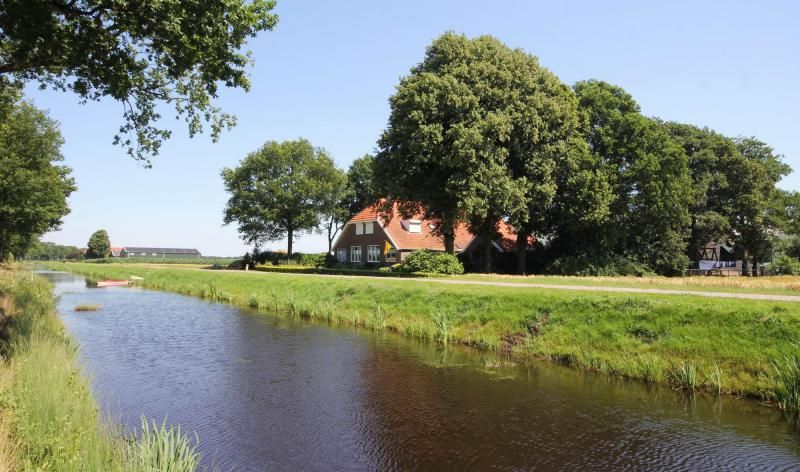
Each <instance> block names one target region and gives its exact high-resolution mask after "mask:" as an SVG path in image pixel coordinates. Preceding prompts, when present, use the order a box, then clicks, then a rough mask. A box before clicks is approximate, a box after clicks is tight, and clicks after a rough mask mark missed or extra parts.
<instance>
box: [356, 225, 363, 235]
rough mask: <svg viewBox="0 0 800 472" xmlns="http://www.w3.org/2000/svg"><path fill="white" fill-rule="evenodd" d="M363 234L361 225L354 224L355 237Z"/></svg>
mask: <svg viewBox="0 0 800 472" xmlns="http://www.w3.org/2000/svg"><path fill="white" fill-rule="evenodd" d="M363 233H364V225H363V224H362V223H356V235H359V234H363Z"/></svg>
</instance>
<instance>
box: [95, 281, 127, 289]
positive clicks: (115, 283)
mask: <svg viewBox="0 0 800 472" xmlns="http://www.w3.org/2000/svg"><path fill="white" fill-rule="evenodd" d="M128 283H129V282H128V281H127V280H101V281H99V282H97V286H98V287H119V286H125V285H128Z"/></svg>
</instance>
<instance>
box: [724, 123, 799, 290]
mask: <svg viewBox="0 0 800 472" xmlns="http://www.w3.org/2000/svg"><path fill="white" fill-rule="evenodd" d="M735 142H736V147H737V148H738V150H739V152H740V153H741V159H739V160H738V161H736V162H734V163H732V165H729V166H728V167H727V168H726V169H725V170H726V173H727V179H728V182H729V183H730V207H731V209H732V210H733V211H732V215H731V216H730V221H731V228H732V230H733V231H732V239H733V240H734V242H735V243H737V246H740V247H741V248H742V250H743V253H744V260H745V261H747V259H748V255H749V256H752V258H753V267H752V273H753V275H758V272H757V271H758V265H759V263H760V262H763V261H764V260H766V259H767V258H768V257H769V254H770V253H771V249H772V243H773V240H774V239H775V237H776V236H777V234H778V231H779V230H780V229H781V226H782V225H783V222H784V221H785V219H786V210H787V208H786V206H784V205H782V203H783V202H782V198H781V197H782V195H781V193H780V191H779V190H778V189H777V187H776V184H777V183H778V182H779V181H780V179H781V178H783V177H784V176H785V175H788V174H789V173H790V172H791V168H790V167H789V166H788V165H787V164H785V163H784V162H783V156H781V155H779V154H775V151H774V150H773V149H772V148H771V147H770V146H768V145H767V144H766V143H764V142H762V141H759V140H758V139H756V138H737V139H736V140H735ZM745 263H746V262H745ZM743 272H744V273H745V275H747V272H748V270H747V267H745V268H743Z"/></svg>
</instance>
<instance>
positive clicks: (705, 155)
mask: <svg viewBox="0 0 800 472" xmlns="http://www.w3.org/2000/svg"><path fill="white" fill-rule="evenodd" d="M664 126H665V127H666V130H667V132H668V133H669V134H670V136H671V137H672V139H673V140H674V141H675V142H676V143H677V144H679V145H680V146H681V147H682V148H683V151H684V153H685V154H686V156H687V158H688V165H689V172H690V175H691V178H692V191H691V199H690V203H689V218H690V229H689V237H688V249H687V255H688V256H689V257H690V258H691V259H692V260H693V261H694V262H695V264H696V263H697V262H698V261H699V260H700V256H701V249H702V248H704V247H705V246H706V244H708V242H709V241H720V240H723V239H729V238H730V236H731V233H730V231H731V226H730V220H729V217H730V216H732V214H731V209H730V208H729V205H728V204H727V203H726V202H727V200H728V196H727V195H729V193H730V192H729V184H728V179H727V177H726V169H729V168H730V167H731V166H735V165H737V162H739V160H740V158H741V156H740V152H739V150H738V149H737V147H736V143H735V142H734V141H733V140H732V139H730V138H727V137H725V136H723V135H721V134H719V133H716V132H714V131H712V130H710V129H708V128H698V127H696V126H692V125H686V124H680V123H665V124H664Z"/></svg>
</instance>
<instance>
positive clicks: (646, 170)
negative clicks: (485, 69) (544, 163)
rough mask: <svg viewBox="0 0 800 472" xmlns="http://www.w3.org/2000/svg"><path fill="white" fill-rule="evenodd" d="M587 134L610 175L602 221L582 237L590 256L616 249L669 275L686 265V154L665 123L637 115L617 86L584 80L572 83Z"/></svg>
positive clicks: (688, 188)
mask: <svg viewBox="0 0 800 472" xmlns="http://www.w3.org/2000/svg"><path fill="white" fill-rule="evenodd" d="M575 92H576V94H577V96H578V100H579V103H580V107H581V109H582V110H583V111H584V112H585V113H586V120H587V121H586V127H585V130H586V131H585V133H586V140H587V142H588V144H589V149H590V151H591V152H592V153H594V154H595V155H596V156H598V158H599V160H600V163H601V166H602V168H603V169H604V174H605V175H606V176H607V177H608V179H609V184H610V186H611V189H612V194H613V201H612V202H611V206H610V216H609V218H608V220H607V221H606V223H605V224H604V225H602V226H601V227H600V228H596V229H595V232H594V233H595V234H594V236H593V238H591V239H589V240H585V241H583V242H584V243H585V244H586V247H588V248H591V250H592V251H593V252H594V253H595V254H596V255H618V256H623V257H626V258H628V259H631V260H634V261H639V262H643V263H645V264H647V265H648V266H650V267H651V268H652V269H654V270H656V271H658V272H660V273H664V274H673V273H677V272H679V271H680V270H682V269H683V267H684V266H685V265H686V262H687V258H686V256H685V254H684V253H685V249H686V242H685V239H686V228H687V226H688V225H689V214H688V210H687V208H688V205H689V201H690V198H691V190H692V182H691V179H690V176H689V169H688V162H687V157H686V155H685V154H684V152H683V150H682V149H681V148H680V146H678V145H677V144H676V143H675V142H674V141H673V140H672V139H671V138H670V136H669V135H668V134H667V132H666V131H665V130H664V128H663V126H662V125H661V124H660V123H659V122H657V121H655V120H653V119H650V118H647V117H645V116H642V115H641V113H640V111H639V105H638V104H637V103H636V102H635V101H634V100H633V98H632V97H631V96H630V95H629V94H628V93H626V92H625V91H624V90H623V89H621V88H619V87H616V86H613V85H610V84H607V83H605V82H600V81H595V80H590V81H584V82H578V83H577V84H576V85H575Z"/></svg>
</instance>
